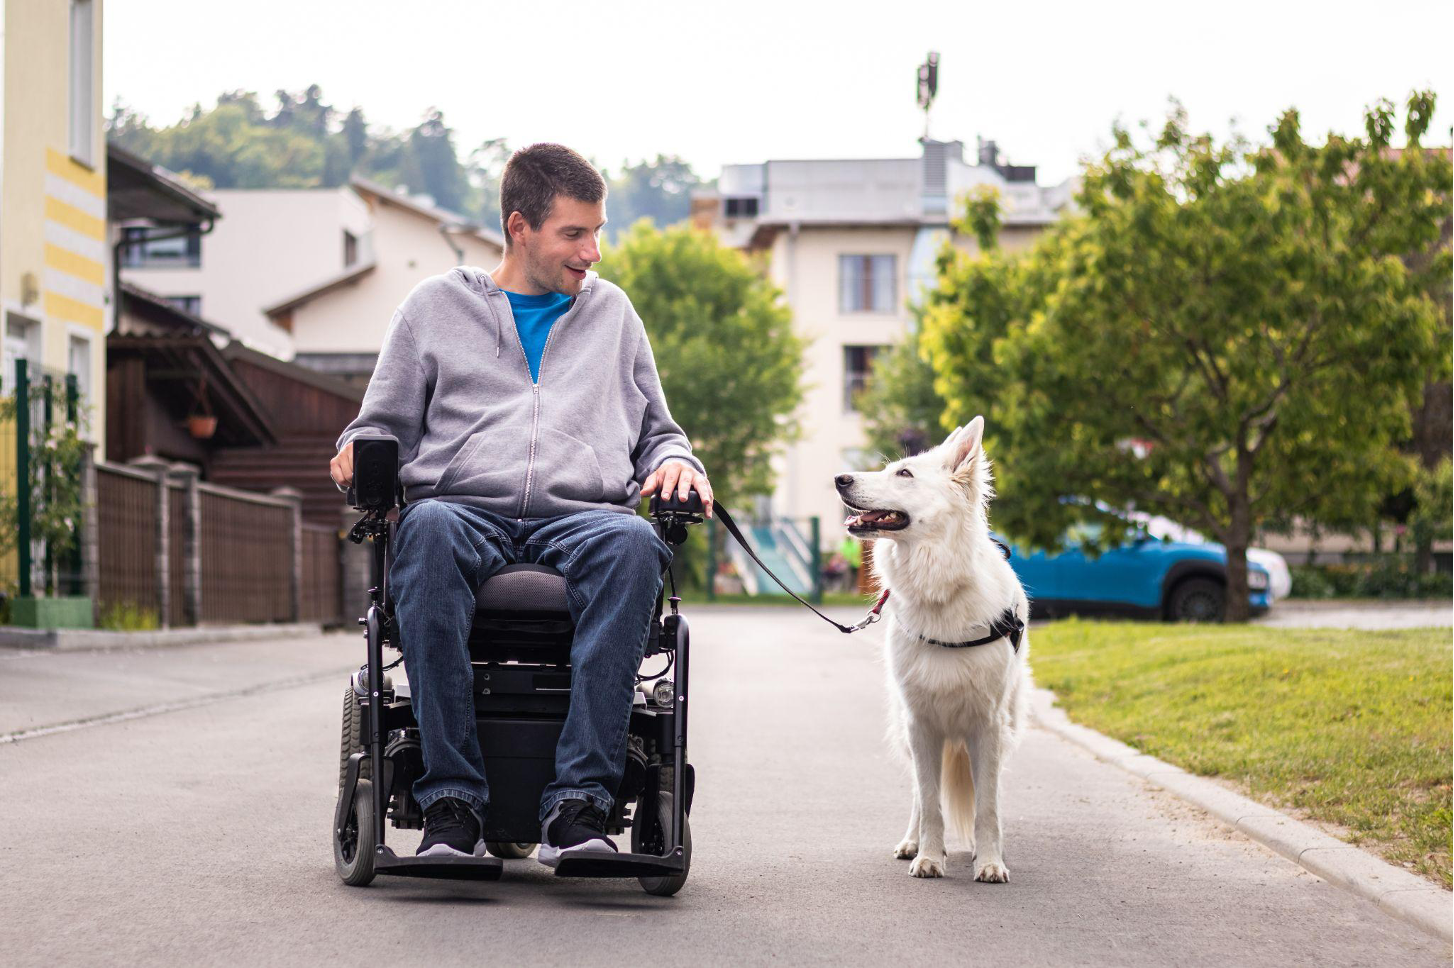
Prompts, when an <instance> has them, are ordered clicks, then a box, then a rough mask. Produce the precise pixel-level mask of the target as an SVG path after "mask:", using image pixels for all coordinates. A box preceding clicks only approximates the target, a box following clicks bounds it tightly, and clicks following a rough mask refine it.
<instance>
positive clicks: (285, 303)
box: [263, 262, 378, 318]
mask: <svg viewBox="0 0 1454 968" xmlns="http://www.w3.org/2000/svg"><path fill="white" fill-rule="evenodd" d="M377 266H378V263H376V262H361V263H359V264H358V265H355V266H349V267H348V268H347V269H344V270H343V271H342V272H339V273H335V274H334V275H331V276H329V277H328V278H327V279H324V280H323V281H322V282H318V283H314V284H313V285H311V286H309V287H308V288H307V289H304V290H303V291H302V292H298V293H294V294H293V295H291V296H289V297H287V298H286V299H283V300H282V301H280V302H276V303H274V304H273V305H271V306H264V307H263V315H265V316H267V317H269V318H275V317H277V316H281V315H283V314H284V313H286V312H288V311H289V310H292V309H297V308H298V307H299V306H301V305H303V304H304V303H307V302H312V301H313V300H314V299H317V298H318V297H319V296H322V295H325V294H327V293H330V292H332V291H333V290H335V289H342V288H343V287H344V286H347V285H349V284H350V283H354V282H357V281H358V280H360V279H362V278H363V277H364V276H366V275H368V274H369V273H370V272H373V271H374V269H375V268H377Z"/></svg>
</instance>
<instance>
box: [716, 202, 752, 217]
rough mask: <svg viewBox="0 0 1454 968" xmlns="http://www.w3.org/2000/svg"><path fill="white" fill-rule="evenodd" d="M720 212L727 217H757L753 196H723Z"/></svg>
mask: <svg viewBox="0 0 1454 968" xmlns="http://www.w3.org/2000/svg"><path fill="white" fill-rule="evenodd" d="M722 214H724V215H726V216H727V217H728V218H757V199H756V198H753V197H747V198H724V199H723V200H722Z"/></svg>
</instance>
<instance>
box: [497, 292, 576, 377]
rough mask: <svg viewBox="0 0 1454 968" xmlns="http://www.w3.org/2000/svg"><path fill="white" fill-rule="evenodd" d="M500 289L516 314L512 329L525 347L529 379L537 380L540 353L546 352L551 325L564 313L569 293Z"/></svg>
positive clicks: (568, 306)
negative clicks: (525, 292) (536, 294)
mask: <svg viewBox="0 0 1454 968" xmlns="http://www.w3.org/2000/svg"><path fill="white" fill-rule="evenodd" d="M500 291H501V292H503V293H504V294H505V298H507V299H509V300H510V312H512V313H513V314H514V315H515V330H516V331H517V332H518V333H519V334H520V345H521V346H523V347H525V359H526V360H527V361H528V362H529V363H530V382H532V383H539V382H540V357H541V355H542V354H543V353H544V352H545V341H546V339H547V338H549V336H550V327H551V326H552V325H553V324H554V323H555V321H556V320H557V319H559V318H560V317H561V316H563V315H565V311H566V310H567V309H569V308H570V304H571V299H572V297H571V296H567V295H564V294H562V293H558V292H545V293H541V294H540V295H538V296H526V295H523V294H521V293H518V292H511V291H510V290H508V289H502V290H500Z"/></svg>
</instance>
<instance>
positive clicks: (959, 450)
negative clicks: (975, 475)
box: [943, 417, 984, 471]
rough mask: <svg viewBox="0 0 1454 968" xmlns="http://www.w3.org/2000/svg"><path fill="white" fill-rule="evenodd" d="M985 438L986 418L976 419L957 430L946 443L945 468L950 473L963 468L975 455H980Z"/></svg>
mask: <svg viewBox="0 0 1454 968" xmlns="http://www.w3.org/2000/svg"><path fill="white" fill-rule="evenodd" d="M983 438H984V417H975V418H974V419H973V420H971V421H970V422H969V423H968V424H966V425H965V426H963V427H959V428H956V429H955V431H954V433H952V434H950V435H949V437H948V439H947V440H945V441H944V444H943V446H944V452H945V458H944V466H945V467H947V468H949V470H950V471H958V470H960V469H961V468H963V467H964V466H965V465H966V464H967V463H968V462H969V461H970V460H971V459H973V457H974V455H975V454H977V453H979V449H980V441H981V440H983Z"/></svg>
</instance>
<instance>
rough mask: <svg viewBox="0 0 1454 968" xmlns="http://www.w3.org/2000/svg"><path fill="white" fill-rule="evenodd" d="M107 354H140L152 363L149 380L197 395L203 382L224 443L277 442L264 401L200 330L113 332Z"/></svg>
mask: <svg viewBox="0 0 1454 968" xmlns="http://www.w3.org/2000/svg"><path fill="white" fill-rule="evenodd" d="M106 355H107V357H108V359H109V358H111V357H113V356H132V355H135V356H142V357H144V358H146V359H147V360H148V361H150V364H151V365H148V366H147V368H146V379H147V382H148V383H153V384H163V383H180V384H182V385H183V387H184V389H183V390H182V391H181V392H183V393H192V394H195V393H197V392H198V391H199V390H200V387H201V384H202V381H203V380H204V379H205V381H206V384H207V402H208V404H209V406H210V407H211V409H212V412H213V413H214V414H215V415H216V416H217V418H218V421H217V424H218V426H217V430H218V433H219V434H220V435H222V437H223V439H222V440H220V441H219V443H225V444H226V445H228V446H237V445H257V444H276V443H277V442H278V438H277V434H276V433H275V432H274V431H273V428H272V426H271V424H270V423H269V422H268V418H267V412H266V411H265V410H264V409H263V406H262V403H261V402H260V401H259V400H258V399H257V397H256V396H254V395H253V392H252V390H250V389H249V388H248V386H247V384H245V383H243V382H242V381H241V380H239V379H238V378H237V374H235V373H233V372H232V368H231V367H229V366H228V365H227V360H226V359H225V358H224V357H223V356H222V354H221V353H220V352H219V351H218V349H217V347H216V346H214V345H213V344H212V337H210V336H208V335H207V334H206V333H203V332H200V331H193V332H190V333H177V334H175V335H172V334H165V335H162V334H147V333H117V332H113V333H110V334H109V335H107V337H106Z"/></svg>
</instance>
